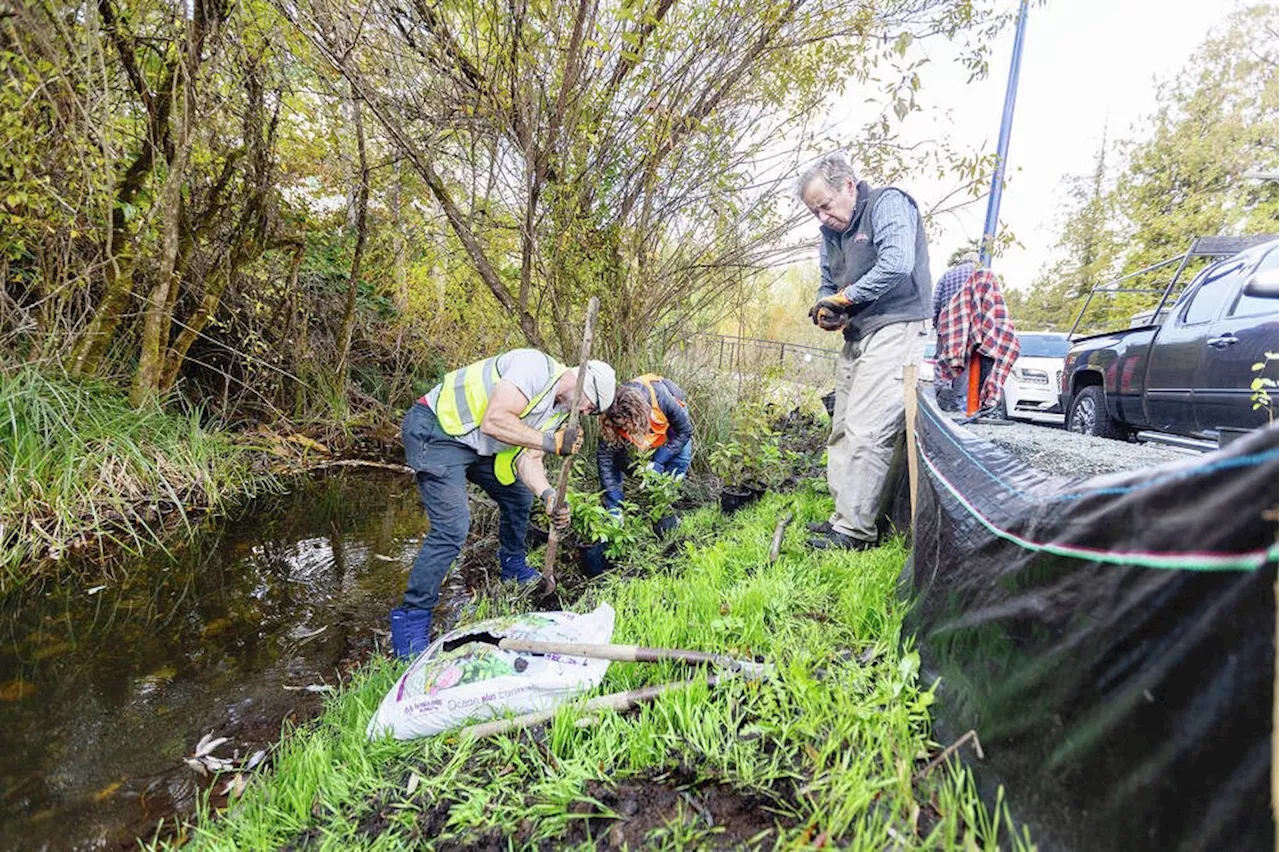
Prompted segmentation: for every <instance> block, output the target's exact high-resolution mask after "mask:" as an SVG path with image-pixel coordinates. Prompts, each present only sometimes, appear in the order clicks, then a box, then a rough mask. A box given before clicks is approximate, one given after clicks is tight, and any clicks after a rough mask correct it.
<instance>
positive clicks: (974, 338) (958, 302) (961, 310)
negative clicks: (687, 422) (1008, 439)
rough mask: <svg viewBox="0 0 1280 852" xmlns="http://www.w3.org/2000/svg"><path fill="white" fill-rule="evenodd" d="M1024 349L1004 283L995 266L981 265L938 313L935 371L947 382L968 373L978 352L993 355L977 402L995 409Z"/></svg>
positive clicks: (984, 366) (984, 367) (984, 365)
mask: <svg viewBox="0 0 1280 852" xmlns="http://www.w3.org/2000/svg"><path fill="white" fill-rule="evenodd" d="M1019 350H1020V347H1019V344H1018V335H1017V332H1016V331H1015V330H1014V328H1013V322H1012V321H1011V320H1010V319H1009V309H1008V307H1007V306H1006V305H1005V302H1004V295H1003V294H1001V292H1000V282H999V280H998V279H997V278H996V276H995V273H994V272H992V271H991V270H990V269H979V270H978V271H977V272H974V273H973V274H972V275H970V276H969V278H968V279H967V280H966V281H965V282H964V285H963V286H962V287H961V288H960V290H959V292H957V293H956V294H955V295H954V296H952V297H951V300H950V301H949V302H947V305H946V307H945V308H943V310H942V313H941V314H940V315H939V316H938V351H937V355H936V358H937V362H936V364H935V365H934V368H933V369H934V374H935V376H936V377H937V378H939V379H941V380H943V381H949V380H951V379H954V378H956V377H957V376H959V375H961V374H963V373H964V371H965V368H966V367H967V366H968V364H969V355H970V353H972V352H974V351H977V352H978V353H979V354H980V355H982V356H984V357H986V358H990V359H991V364H990V369H987V365H986V364H983V370H982V372H983V374H984V378H983V382H982V391H981V396H980V400H979V403H978V407H979V408H980V409H988V408H994V407H995V405H996V403H997V402H999V400H1000V392H1001V391H1002V390H1003V389H1004V382H1005V379H1006V378H1008V376H1009V371H1010V370H1012V369H1013V363H1014V362H1015V361H1017V360H1018V352H1019Z"/></svg>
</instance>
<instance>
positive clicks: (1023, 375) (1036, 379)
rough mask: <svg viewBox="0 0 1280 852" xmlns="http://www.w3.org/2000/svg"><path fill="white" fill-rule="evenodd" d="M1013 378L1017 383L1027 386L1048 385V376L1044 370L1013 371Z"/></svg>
mask: <svg viewBox="0 0 1280 852" xmlns="http://www.w3.org/2000/svg"><path fill="white" fill-rule="evenodd" d="M1013 376H1014V378H1016V379H1018V381H1021V382H1026V383H1027V384H1029V385H1047V384H1049V374H1048V373H1047V372H1045V371H1044V370H1027V369H1022V370H1019V369H1017V368H1015V369H1014V370H1013Z"/></svg>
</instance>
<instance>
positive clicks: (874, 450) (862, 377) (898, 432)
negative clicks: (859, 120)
mask: <svg viewBox="0 0 1280 852" xmlns="http://www.w3.org/2000/svg"><path fill="white" fill-rule="evenodd" d="M797 190H798V192H799V195H800V198H801V200H802V201H804V203H805V206H807V207H808V208H809V210H810V212H812V213H813V215H814V216H816V217H817V218H818V221H819V222H821V228H820V231H821V233H822V242H821V248H820V252H819V256H820V258H821V266H822V283H821V285H820V286H819V287H818V297H817V301H816V302H815V303H814V305H813V307H812V308H811V309H810V311H809V316H810V317H811V318H812V319H813V321H814V323H815V324H817V325H819V326H820V327H822V328H824V329H826V330H828V331H836V330H840V329H843V331H844V341H845V342H844V348H843V349H842V350H841V352H840V358H839V361H838V362H837V365H836V402H835V410H834V413H833V414H832V422H831V437H830V438H829V439H828V441H827V487H828V488H829V489H830V491H831V496H832V497H834V498H835V503H836V508H835V512H833V513H832V515H831V517H830V518H829V519H828V520H827V521H825V522H823V523H821V524H812V525H810V526H811V528H812V529H813V531H814V532H817V533H820V535H819V536H818V537H817V538H814V539H811V540H810V544H812V545H813V546H814V547H819V548H829V547H843V548H850V549H864V548H868V547H874V546H875V545H876V543H877V529H876V521H877V519H878V516H879V514H880V507H881V503H882V498H883V496H884V492H885V486H886V481H887V479H888V475H889V468H890V466H891V463H892V461H893V455H894V451H895V449H896V447H897V445H898V442H899V440H900V438H901V436H902V434H903V431H904V428H905V419H904V408H905V406H904V396H903V387H902V375H903V374H902V368H903V366H904V365H906V364H913V363H917V362H919V361H920V359H921V357H922V356H923V354H924V348H925V344H926V342H927V340H928V335H929V319H930V316H931V307H932V306H931V304H930V289H929V284H930V280H931V279H930V275H929V248H928V244H927V241H926V239H925V233H924V227H923V226H922V223H921V221H920V211H919V209H918V208H917V207H916V202H915V201H914V200H913V199H912V198H911V196H909V195H907V194H906V193H905V192H903V191H902V190H900V189H897V188H895V187H880V188H873V187H871V186H868V185H867V184H866V182H864V181H860V180H858V178H857V175H856V174H855V173H854V171H853V167H852V166H851V165H849V161H848V160H847V159H845V157H844V155H842V154H838V153H837V154H829V155H827V156H825V157H823V158H822V159H821V160H819V161H818V162H817V163H815V164H814V165H812V166H810V167H809V168H808V169H806V170H805V171H804V172H803V173H801V175H800V178H799V181H798V182H797Z"/></svg>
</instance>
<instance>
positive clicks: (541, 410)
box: [427, 349, 568, 456]
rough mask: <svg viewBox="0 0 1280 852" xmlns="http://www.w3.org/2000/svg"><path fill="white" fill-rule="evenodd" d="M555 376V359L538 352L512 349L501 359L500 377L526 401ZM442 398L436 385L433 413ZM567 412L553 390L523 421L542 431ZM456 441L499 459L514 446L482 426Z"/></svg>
mask: <svg viewBox="0 0 1280 852" xmlns="http://www.w3.org/2000/svg"><path fill="white" fill-rule="evenodd" d="M553 375H554V362H553V361H552V360H551V357H550V356H549V355H545V354H543V353H542V352H539V351H538V350H537V349H512V350H511V351H510V352H504V353H503V354H501V355H499V356H498V376H499V377H500V378H502V379H505V380H506V381H508V382H511V384H513V385H515V386H516V387H517V388H518V389H519V390H520V393H522V394H524V396H525V399H526V400H531V399H533V398H534V397H535V396H537V395H538V394H539V393H540V392H541V391H542V390H543V389H544V388H546V387H547V385H548V384H550V382H551V379H552V377H553ZM439 398H440V385H436V386H435V387H434V388H432V389H431V392H430V393H428V394H427V404H428V405H430V406H431V409H432V410H433V411H434V410H435V408H436V401H437V400H438V399H439ZM526 404H527V403H526ZM567 413H568V410H567V409H562V408H559V407H557V406H556V394H555V391H554V390H551V391H548V392H547V394H546V396H544V397H543V398H542V399H540V400H538V404H537V405H535V406H534V407H533V409H532V410H531V411H530V412H529V413H528V414H526V415H525V416H524V417H522V418H520V422H521V423H523V424H524V425H526V426H530V427H532V428H534V429H537V430H539V431H541V430H542V428H543V427H544V426H546V425H548V424H549V422H550V421H551V419H552V418H553V417H556V416H557V415H564V414H567ZM454 440H455V441H459V442H460V443H463V444H466V445H467V446H468V447H471V448H472V449H474V450H475V451H476V452H477V453H479V454H480V455H482V456H496V455H497V454H498V453H500V452H502V451H503V450H507V449H510V448H511V446H512V445H511V444H504V443H502V442H501V441H499V440H497V439H496V438H494V437H492V436H491V435H486V434H485V433H484V432H482V431H480V429H479V427H477V428H475V429H473V430H471V431H470V432H469V433H467V434H466V435H462V436H459V437H457V438H454Z"/></svg>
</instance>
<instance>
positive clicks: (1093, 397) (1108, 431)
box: [1067, 385, 1129, 441]
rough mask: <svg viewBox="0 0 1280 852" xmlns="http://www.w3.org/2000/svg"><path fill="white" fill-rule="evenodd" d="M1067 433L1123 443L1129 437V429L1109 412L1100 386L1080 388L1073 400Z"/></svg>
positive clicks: (1068, 414)
mask: <svg viewBox="0 0 1280 852" xmlns="http://www.w3.org/2000/svg"><path fill="white" fill-rule="evenodd" d="M1067 431H1069V432H1079V433H1080V434H1082V435H1093V436H1094V437H1096V438H1115V439H1118V440H1121V441H1123V440H1127V439H1128V437H1129V429H1128V428H1127V427H1126V426H1125V425H1124V424H1123V423H1120V422H1118V421H1116V420H1114V419H1113V418H1112V417H1111V415H1110V414H1109V413H1108V412H1107V400H1106V396H1105V394H1104V393H1103V390H1102V388H1101V387H1099V386H1098V385H1088V386H1086V387H1083V388H1080V390H1078V391H1076V395H1075V396H1074V397H1072V398H1071V409H1070V410H1069V411H1068V412H1067Z"/></svg>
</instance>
